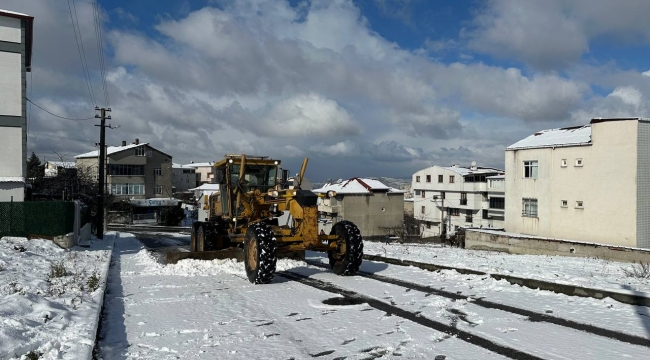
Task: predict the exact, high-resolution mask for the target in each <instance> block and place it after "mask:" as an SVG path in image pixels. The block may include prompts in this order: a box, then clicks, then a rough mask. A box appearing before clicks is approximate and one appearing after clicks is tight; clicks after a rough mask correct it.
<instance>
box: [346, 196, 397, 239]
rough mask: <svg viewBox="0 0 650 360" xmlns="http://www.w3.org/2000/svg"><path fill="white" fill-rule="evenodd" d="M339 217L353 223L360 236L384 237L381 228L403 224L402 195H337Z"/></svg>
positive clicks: (384, 232)
mask: <svg viewBox="0 0 650 360" xmlns="http://www.w3.org/2000/svg"><path fill="white" fill-rule="evenodd" d="M339 197H342V200H339V204H340V206H341V211H340V213H339V216H340V217H341V218H342V219H344V220H349V221H352V222H353V223H355V224H356V225H357V226H358V227H359V230H360V231H361V235H362V236H378V235H385V234H386V231H384V230H382V229H380V228H381V227H395V226H401V225H402V224H403V222H404V194H401V193H373V194H372V195H362V194H359V195H338V196H337V198H339Z"/></svg>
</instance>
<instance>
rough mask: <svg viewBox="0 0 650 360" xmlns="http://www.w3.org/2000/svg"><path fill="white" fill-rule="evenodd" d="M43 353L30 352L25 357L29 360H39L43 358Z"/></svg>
mask: <svg viewBox="0 0 650 360" xmlns="http://www.w3.org/2000/svg"><path fill="white" fill-rule="evenodd" d="M41 355H43V354H42V353H39V352H36V351H30V352H28V353H27V354H25V357H26V358H27V360H38V359H40V358H41Z"/></svg>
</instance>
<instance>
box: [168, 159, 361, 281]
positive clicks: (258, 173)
mask: <svg viewBox="0 0 650 360" xmlns="http://www.w3.org/2000/svg"><path fill="white" fill-rule="evenodd" d="M307 162H308V159H305V160H304V162H303V164H302V168H301V170H300V174H299V175H298V178H297V184H296V185H295V186H290V185H289V184H288V173H289V172H288V171H287V170H282V169H281V168H280V165H281V163H280V161H279V160H273V159H269V158H268V157H261V156H246V155H226V156H225V157H224V158H223V159H222V160H221V161H219V162H217V163H215V164H214V165H213V174H214V177H215V180H216V182H217V184H219V191H218V192H214V193H212V194H210V195H205V196H203V197H202V198H201V199H199V206H200V207H199V219H198V221H196V222H195V223H194V224H193V226H192V237H191V239H192V240H191V244H190V253H185V254H183V255H182V256H181V257H182V258H195V259H215V258H226V257H235V258H239V259H241V260H243V262H244V267H245V269H246V275H247V277H248V279H249V280H250V281H251V282H252V283H255V284H264V283H268V282H270V281H271V279H273V276H274V274H275V268H276V261H277V258H278V257H284V256H290V255H291V254H296V253H298V254H302V256H303V257H304V251H305V250H314V251H323V252H327V254H328V257H329V263H330V267H331V269H332V271H333V272H334V273H336V274H338V275H354V274H356V273H357V271H358V270H359V266H360V265H361V261H362V256H363V241H362V238H361V234H360V232H359V229H358V228H357V226H356V225H354V224H353V223H352V222H349V221H340V222H338V223H336V224H335V225H334V226H333V227H332V230H331V232H330V234H329V235H327V234H319V232H318V204H317V203H318V197H319V196H335V195H336V194H334V193H332V192H330V193H329V194H326V195H323V194H319V195H317V194H315V193H313V192H312V191H309V190H302V189H301V188H300V186H301V184H302V180H303V178H304V175H305V170H306V167H307ZM171 256H174V254H171ZM169 257H170V254H168V259H169ZM177 259H178V257H177Z"/></svg>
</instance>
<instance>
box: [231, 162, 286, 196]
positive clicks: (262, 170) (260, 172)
mask: <svg viewBox="0 0 650 360" xmlns="http://www.w3.org/2000/svg"><path fill="white" fill-rule="evenodd" d="M239 169H240V165H239V164H233V165H231V168H230V183H231V184H234V185H236V184H238V183H239ZM276 170H277V166H275V165H257V164H255V163H253V162H250V163H247V164H246V169H245V170H244V181H243V182H242V185H244V186H246V187H247V188H248V190H254V189H259V190H260V192H262V193H264V192H267V191H268V190H269V189H271V188H272V187H274V186H275V181H276Z"/></svg>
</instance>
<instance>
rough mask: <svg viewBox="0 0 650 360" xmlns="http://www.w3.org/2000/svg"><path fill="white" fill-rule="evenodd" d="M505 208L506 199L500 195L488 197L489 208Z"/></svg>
mask: <svg viewBox="0 0 650 360" xmlns="http://www.w3.org/2000/svg"><path fill="white" fill-rule="evenodd" d="M505 208H506V199H505V198H500V197H491V198H490V209H505Z"/></svg>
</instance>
